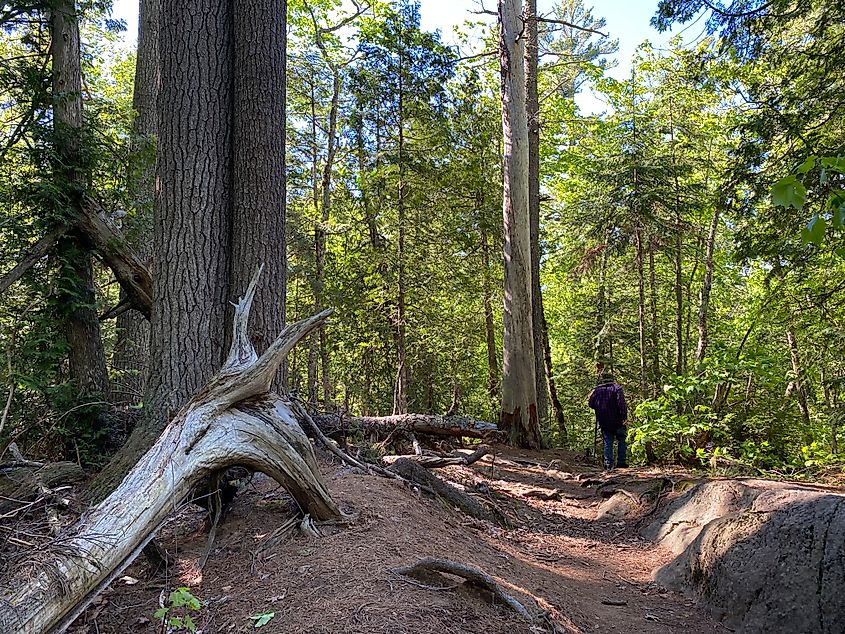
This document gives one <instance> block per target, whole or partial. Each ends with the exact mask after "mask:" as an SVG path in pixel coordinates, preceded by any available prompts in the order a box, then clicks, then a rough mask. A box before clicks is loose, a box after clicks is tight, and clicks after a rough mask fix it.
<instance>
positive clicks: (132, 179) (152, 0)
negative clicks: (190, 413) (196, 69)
mask: <svg viewBox="0 0 845 634" xmlns="http://www.w3.org/2000/svg"><path fill="white" fill-rule="evenodd" d="M160 10H161V3H160V0H140V2H139V3H138V49H137V52H136V60H135V84H134V92H133V93H132V109H133V110H134V111H135V118H134V119H133V121H132V154H131V158H130V165H129V187H130V191H131V193H132V206H133V208H134V214H133V215H132V217H131V218H127V219H126V221H124V224H123V227H124V233H125V235H126V237H127V240H128V241H129V243H130V244H131V245H132V246H133V247H134V249H135V252H136V253H137V254H138V255H139V256H140V258H141V260H142V261H144V262H147V261H148V260H149V256H150V251H151V246H152V240H153V203H154V200H155V146H156V133H157V121H158V114H157V104H158V93H159V88H160V83H161V78H160V74H159V56H158V39H159V28H160ZM124 296H125V293H124V292H123V291H121V294H120V297H121V299H124ZM116 329H117V341H116V342H115V347H114V354H113V357H112V366H113V367H114V369H115V370H117V371H118V379H117V380H116V382H117V383H118V386H119V388H118V390H114V389H113V390H112V392H113V402H114V403H116V404H122V405H130V404H133V403H137V402H139V401H141V400H142V399H143V397H144V388H145V385H146V375H147V372H148V365H149V355H150V322H149V321H148V320H147V319H146V318H145V317H144V316H143V315H142V314H141V313H139V312H138V311H136V310H129V311H126V312H123V313H121V314H120V315H118V317H117V323H116Z"/></svg>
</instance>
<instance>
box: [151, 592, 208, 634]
mask: <svg viewBox="0 0 845 634" xmlns="http://www.w3.org/2000/svg"><path fill="white" fill-rule="evenodd" d="M200 608H202V602H201V601H200V600H199V599H198V598H197V597H195V596H194V595H193V594H192V593H191V590H190V588H186V587H181V588H176V589H175V590H174V591H173V592H171V593H170V597H169V598H168V600H167V605H165V606H163V607H161V608H159V609H158V610H156V611H155V614H154V615H153V616H155V618H157V619H160V620H162V621H164V622H165V623H167V627H168V628H169V629H170V630H171V631H175V632H179V631H185V632H191V633H192V634H193V633H194V632H196V631H197V625H196V623H194V619H193V617H192V616H191V614H192V613H193V612H199V611H200Z"/></svg>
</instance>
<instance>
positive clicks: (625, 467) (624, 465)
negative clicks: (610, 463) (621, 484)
mask: <svg viewBox="0 0 845 634" xmlns="http://www.w3.org/2000/svg"><path fill="white" fill-rule="evenodd" d="M616 468H617V469H627V468H628V464H627V463H625V464H618V465H616Z"/></svg>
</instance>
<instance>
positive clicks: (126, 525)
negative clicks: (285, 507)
mask: <svg viewBox="0 0 845 634" xmlns="http://www.w3.org/2000/svg"><path fill="white" fill-rule="evenodd" d="M257 279H258V276H257V275H256V277H255V278H254V279H253V281H252V283H251V284H250V286H249V289H248V290H247V293H246V295H245V297H244V298H242V299H241V301H240V302H239V303H238V306H237V307H236V308H235V318H234V334H233V337H232V339H233V342H232V347H231V349H230V351H229V356H228V358H227V360H226V362H225V363H224V365H223V367H222V368H221V370H220V372H218V373H217V375H216V376H214V377H213V378H212V379H211V380H210V381H209V382H208V383H207V384H206V385H205V387H204V388H202V389H201V390H200V391H199V392H198V393H197V394H196V395H195V396H194V397H193V398H192V399H191V400H190V401H189V402H188V404H187V405H186V406H185V407H184V408H183V409H182V410H181V411H180V412H179V413H178V414H177V415H176V417H175V418H174V419H173V420H172V421H171V422H170V424H169V425H168V426H167V428H166V429H165V430H164V432H163V433H162V435H161V437H160V438H159V439H158V441H157V442H156V443H155V445H153V447H152V448H151V449H150V450H149V451H148V452H147V453H146V454H145V455H144V456H143V457H142V458H141V459H140V461H139V462H138V464H137V465H136V466H135V467H134V468H133V469H132V470H131V471H130V472H129V474H128V475H127V476H126V478H125V479H124V480H123V482H122V483H121V484H120V485H119V486H118V487H117V489H115V491H114V492H113V493H112V494H111V495H109V496H108V497H107V498H106V499H105V500H103V501H102V502H101V503H100V504H98V505H97V506H95V507H93V508H91V509H90V510H89V511H88V512H87V513H85V514H84V515H83V516H82V517H81V518H80V519H79V521H78V522H77V523H76V524H75V525H73V526H72V527H70V528H68V529H67V530H66V531H64V532H62V533H60V534H59V536H58V537H57V539H56V540H54V542H53V544H52V546H51V547H49V548H46V549H44V550H42V551H41V552H32V553H29V557H28V560H27V562H25V563H24V564H22V565H20V566H18V568H17V569H15V570H10V571H6V575H4V577H5V578H4V579H3V580H2V587H0V632H4V633H9V634H53V633H58V632H63V631H64V630H65V629H66V628H67V626H68V625H69V624H70V623H71V622H73V620H74V619H75V618H76V617H77V616H78V615H79V614H80V613H81V612H82V611H83V610H84V609H85V607H86V606H87V605H88V604H89V603H90V602H91V601H92V600H93V599H94V598H95V597H96V596H97V594H98V593H99V592H101V591H102V590H103V589H104V588H105V587H106V586H108V585H109V583H111V581H112V580H113V579H115V578H116V577H117V576H118V575H119V574H120V573H121V572H122V570H123V569H125V568H126V566H128V565H129V563H130V562H131V561H132V560H133V559H134V558H135V557H136V556H137V555H138V553H140V552H141V550H142V549H143V547H144V546H145V545H146V544H147V543H148V542H149V541H150V540H151V539H152V537H153V535H154V534H155V532H156V531H157V530H158V528H159V527H160V526H161V525H162V524H163V523H164V522H165V520H166V519H167V517H168V515H170V513H171V512H172V510H173V509H174V508H175V507H176V506H178V505H179V503H180V502H181V501H182V500H184V499H186V498H188V497H189V496H190V495H191V491H192V490H193V488H194V487H195V486H196V485H197V483H198V482H199V481H200V480H202V479H203V478H204V477H207V476H209V475H210V474H213V473H216V472H218V471H221V470H223V469H226V468H228V467H231V466H235V465H241V466H245V467H248V468H251V469H255V470H257V471H262V472H264V473H266V474H267V475H269V476H270V477H272V478H273V479H275V480H276V481H277V482H279V483H280V484H281V485H282V486H284V487H285V488H286V489H287V490H288V492H289V493H290V494H291V495H292V496H293V498H294V499H295V500H296V502H297V503H298V504H299V506H300V508H301V509H302V510H303V512H305V513H308V514H310V515H311V516H312V517H313V518H316V519H319V520H328V519H336V518H339V517H341V516H342V514H341V512H340V510H339V509H338V507H337V505H336V504H335V503H334V501H333V500H332V498H331V496H330V495H329V493H328V491H327V489H326V487H325V485H324V483H323V481H322V478H321V476H320V472H319V470H318V468H317V463H316V459H315V457H314V454H313V451H312V449H311V444H310V442H309V441H308V438H307V437H306V436H305V434H304V433H303V431H302V429H301V428H300V427H299V425H298V424H297V422H296V419H295V417H294V415H293V414H292V412H291V410H290V408H289V406H288V404H287V403H286V402H285V401H283V400H282V399H280V398H278V397H275V396H273V395H271V394H270V393H269V389H270V383H271V381H272V380H273V377H274V376H275V374H276V371H277V369H278V367H279V365H280V364H281V362H282V359H283V358H284V357H285V355H286V354H287V353H288V352H289V351H290V350H291V349H292V348H293V346H294V345H295V344H296V343H297V342H298V341H299V340H300V339H302V338H303V337H305V336H306V335H307V334H309V333H310V332H311V331H313V330H314V329H315V328H317V327H318V326H320V324H322V323H323V322H324V321H325V319H326V318H327V317H328V316H329V314H330V313H331V310H325V311H323V312H321V313H319V314H317V315H314V316H313V317H310V318H309V319H305V320H303V321H300V322H297V323H295V324H292V325H289V326H287V327H285V329H284V330H283V331H282V332H281V334H280V335H279V336H278V338H277V339H276V340H275V341H274V342H273V343H272V344H271V345H270V347H269V348H268V349H267V351H266V352H265V353H264V354H262V355H261V357H258V355H257V354H256V352H255V349H254V348H253V346H252V344H251V343H250V341H249V338H248V336H247V321H248V316H249V309H250V305H251V303H252V300H253V297H254V295H255V288H256V282H257Z"/></svg>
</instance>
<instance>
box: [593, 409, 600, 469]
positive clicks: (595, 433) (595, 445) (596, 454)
mask: <svg viewBox="0 0 845 634" xmlns="http://www.w3.org/2000/svg"><path fill="white" fill-rule="evenodd" d="M598 446H599V419H598V418H597V419H596V427H595V430H594V431H593V462H596V463H597V462H598V461H599V450H598Z"/></svg>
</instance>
